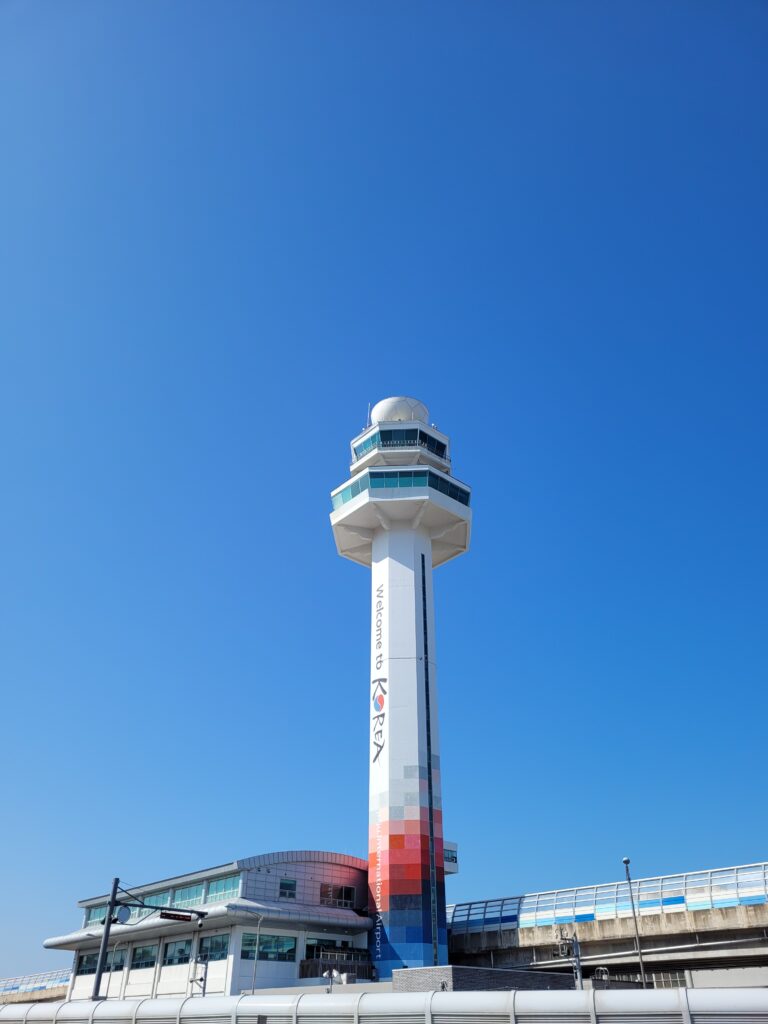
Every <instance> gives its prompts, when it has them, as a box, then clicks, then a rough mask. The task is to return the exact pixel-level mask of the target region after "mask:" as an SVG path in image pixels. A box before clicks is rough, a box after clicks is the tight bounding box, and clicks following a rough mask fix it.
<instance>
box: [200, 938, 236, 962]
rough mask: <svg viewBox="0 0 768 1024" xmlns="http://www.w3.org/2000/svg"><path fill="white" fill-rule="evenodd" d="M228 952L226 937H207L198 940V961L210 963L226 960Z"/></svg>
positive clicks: (227, 939)
mask: <svg viewBox="0 0 768 1024" xmlns="http://www.w3.org/2000/svg"><path fill="white" fill-rule="evenodd" d="M228 950H229V936H228V935H207V936H206V937H205V938H204V939H200V952H199V953H198V956H197V958H198V960H202V961H203V962H208V963H212V962H213V961H214V960H226V959H227V952H228Z"/></svg>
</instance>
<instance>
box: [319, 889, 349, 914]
mask: <svg viewBox="0 0 768 1024" xmlns="http://www.w3.org/2000/svg"><path fill="white" fill-rule="evenodd" d="M320 902H321V903H322V905H323V906H324V907H350V908H351V909H354V906H355V888H354V886H352V885H327V884H325V883H323V884H322V885H321V886H320Z"/></svg>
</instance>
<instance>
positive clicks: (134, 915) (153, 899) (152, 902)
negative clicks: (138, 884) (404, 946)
mask: <svg viewBox="0 0 768 1024" xmlns="http://www.w3.org/2000/svg"><path fill="white" fill-rule="evenodd" d="M141 899H143V900H144V901H145V902H146V903H149V906H148V907H131V920H132V921H140V920H141V919H142V918H143V917H149V915H150V914H154V913H155V910H154V908H155V907H167V906H168V904H169V903H170V902H171V890H170V889H164V890H163V891H162V892H150V893H147V894H145V895H144V896H142V897H141Z"/></svg>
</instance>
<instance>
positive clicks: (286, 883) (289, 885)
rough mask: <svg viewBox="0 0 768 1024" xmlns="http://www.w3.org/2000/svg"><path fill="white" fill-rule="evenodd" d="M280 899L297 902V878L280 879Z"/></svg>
mask: <svg viewBox="0 0 768 1024" xmlns="http://www.w3.org/2000/svg"><path fill="white" fill-rule="evenodd" d="M280 899H281V900H295V899H296V879H295V878H281V879H280Z"/></svg>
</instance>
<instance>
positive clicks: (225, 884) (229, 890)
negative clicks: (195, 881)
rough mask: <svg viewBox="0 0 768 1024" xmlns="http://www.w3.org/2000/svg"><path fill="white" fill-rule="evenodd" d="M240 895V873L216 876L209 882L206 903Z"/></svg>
mask: <svg viewBox="0 0 768 1024" xmlns="http://www.w3.org/2000/svg"><path fill="white" fill-rule="evenodd" d="M239 895H240V875H227V876H226V878H214V879H212V880H211V881H210V882H209V883H208V895H207V896H206V898H205V902H206V903H216V902H218V901H219V900H231V899H234V898H235V896H239Z"/></svg>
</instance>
